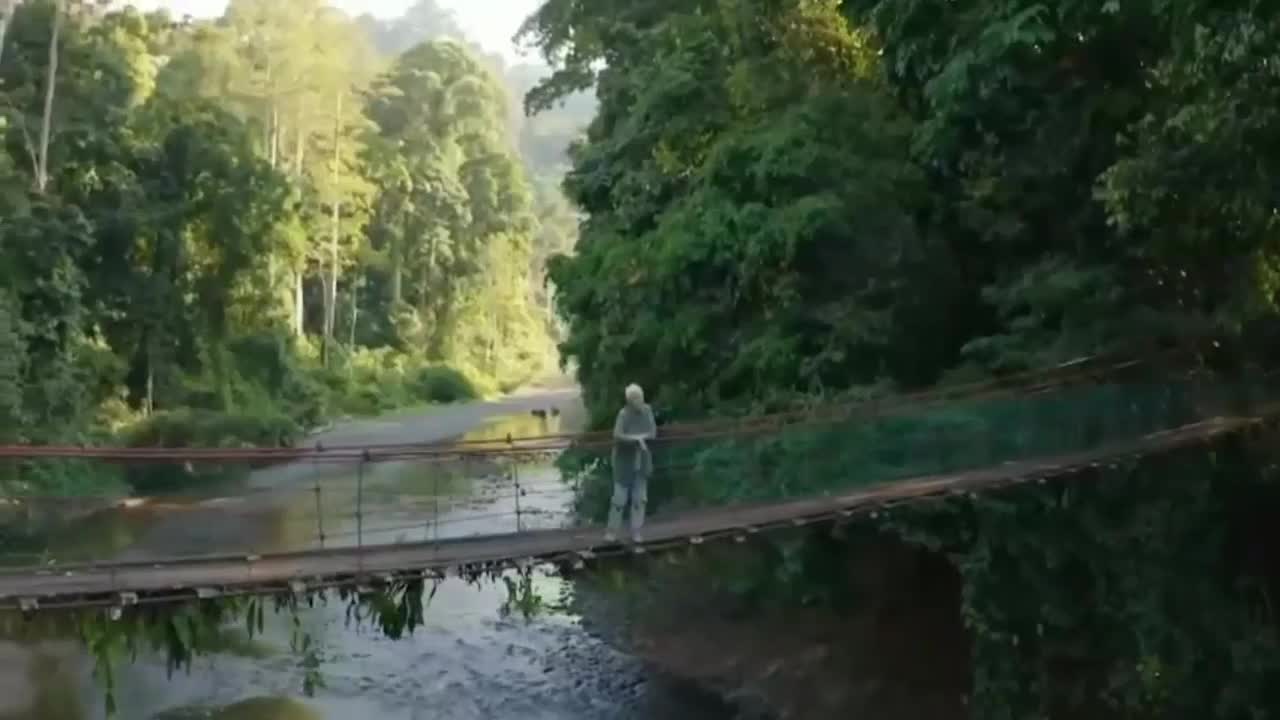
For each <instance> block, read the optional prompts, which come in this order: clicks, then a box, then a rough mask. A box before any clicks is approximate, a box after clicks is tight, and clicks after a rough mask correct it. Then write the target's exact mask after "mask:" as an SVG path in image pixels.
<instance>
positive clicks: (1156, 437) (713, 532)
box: [0, 418, 1261, 609]
mask: <svg viewBox="0 0 1280 720" xmlns="http://www.w3.org/2000/svg"><path fill="white" fill-rule="evenodd" d="M1260 422H1261V420H1260V419H1258V418H1215V419H1212V420H1208V421H1204V422H1200V423H1196V424H1193V425H1187V426H1184V427H1180V428H1177V429H1175V430H1170V431H1165V432H1160V433H1155V434H1152V435H1148V436H1145V437H1142V438H1139V439H1136V440H1133V441H1129V442H1124V443H1117V444H1113V445H1110V446H1106V447H1103V448H1100V449H1098V450H1094V451H1089V452H1081V453H1074V454H1070V455H1062V456H1057V457H1051V458H1039V459H1036V460H1029V461H1019V462H1011V463H1006V464H1004V465H1000V466H996V467H988V468H983V469H979V470H972V471H965V472H958V473H954V474H947V475H937V476H928V477H920V478H914V479H910V480H901V481H896V482H892V483H887V484H883V485H879V486H873V487H866V488H862V489H858V490H852V491H849V492H845V493H841V494H836V495H829V496H821V497H811V498H804V499H798V500H787V501H781V502H775V503H770V504H761V505H747V506H741V505H740V506H733V507H724V508H714V509H707V510H699V511H694V512H688V513H684V514H681V515H675V516H667V517H663V516H658V517H655V518H653V519H652V520H651V522H650V523H649V524H648V525H647V526H646V527H645V531H644V542H643V544H642V546H641V547H643V548H645V549H647V550H655V551H656V550H660V549H663V548H667V547H671V546H673V545H687V544H688V543H689V542H690V541H691V539H695V540H693V541H694V542H696V541H697V540H696V539H697V538H713V537H721V536H729V535H736V536H742V535H743V534H746V533H750V532H752V531H756V530H767V529H771V528H777V527H785V526H791V525H797V524H804V523H807V522H819V521H823V520H829V519H833V518H838V517H841V516H848V515H852V514H865V513H869V512H873V511H875V510H876V509H877V508H881V507H885V506H888V505H893V504H898V503H904V502H909V501H912V500H918V499H921V498H925V497H929V496H937V495H945V494H949V493H955V492H969V491H977V490H980V489H988V488H991V487H995V486H1000V485H1004V484H1008V483H1014V482H1020V481H1023V480H1027V479H1035V478H1043V477H1051V476H1062V475H1067V474H1070V473H1073V472H1075V471H1078V470H1081V469H1084V468H1088V467H1091V466H1096V465H1099V464H1105V463H1108V462H1114V461H1117V460H1121V459H1124V458H1126V457H1131V456H1139V455H1146V454H1151V453H1156V452H1162V451H1167V450H1171V449H1174V448H1177V447H1181V446H1187V445H1192V444H1195V443H1198V442H1202V441H1205V440H1208V439H1210V438H1213V437H1215V436H1219V435H1223V434H1226V433H1231V432H1235V431H1238V430H1241V429H1244V428H1246V427H1248V426H1251V425H1255V424H1257V423H1260ZM635 551H636V548H635V547H634V546H630V545H628V546H622V545H619V544H617V543H605V541H604V538H603V535H602V531H601V530H599V529H569V530H546V531H533V532H526V533H520V534H505V535H489V536H479V537H471V538H461V539H455V540H442V541H438V542H425V543H412V544H410V543H406V544H397V545H381V546H368V547H364V548H342V549H332V550H311V551H303V552H294V553H284V554H273V555H266V556H262V557H256V556H247V557H246V556H218V557H204V558H175V559H173V560H170V561H162V562H147V563H119V564H97V565H80V566H62V567H58V568H56V569H55V568H49V569H40V570H21V569H18V570H10V571H6V572H0V608H2V607H8V608H14V607H26V608H28V609H31V608H34V607H40V608H48V607H59V606H61V607H67V606H80V607H83V606H92V605H108V604H117V603H119V602H121V593H128V594H136V595H137V596H138V599H139V601H141V602H165V601H174V600H182V599H190V598H195V597H211V596H218V595H233V594H266V593H274V592H287V591H289V590H290V588H291V585H292V584H293V583H297V582H304V583H306V586H307V587H308V588H318V587H330V586H335V585H340V584H355V583H361V582H364V583H368V584H374V583H376V582H378V581H380V580H381V579H385V578H386V577H388V576H392V575H399V576H403V575H405V574H408V573H414V574H420V573H423V572H434V571H447V570H450V569H454V570H456V569H458V568H463V567H475V566H483V565H488V564H495V565H502V564H514V563H520V562H524V561H531V562H572V561H574V560H576V559H579V558H580V557H581V553H594V554H597V555H603V554H609V553H630V552H635ZM419 576H420V575H419ZM292 587H294V589H296V585H292ZM33 601H34V602H33Z"/></svg>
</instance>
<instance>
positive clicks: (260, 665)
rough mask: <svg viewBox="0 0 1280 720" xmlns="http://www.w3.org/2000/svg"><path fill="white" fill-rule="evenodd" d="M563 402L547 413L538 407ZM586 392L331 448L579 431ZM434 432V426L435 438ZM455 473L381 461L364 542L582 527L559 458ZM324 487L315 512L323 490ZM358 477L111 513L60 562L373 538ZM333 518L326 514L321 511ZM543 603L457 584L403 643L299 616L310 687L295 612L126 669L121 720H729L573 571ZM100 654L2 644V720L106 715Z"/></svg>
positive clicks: (367, 477)
mask: <svg viewBox="0 0 1280 720" xmlns="http://www.w3.org/2000/svg"><path fill="white" fill-rule="evenodd" d="M552 406H554V407H556V408H557V409H558V410H561V412H559V414H558V415H554V416H550V415H549V416H548V417H547V418H537V417H534V416H532V415H531V414H530V413H529V411H530V410H531V409H533V408H538V407H542V408H547V407H552ZM580 417H581V412H580V408H579V407H578V406H577V400H576V396H573V395H566V394H564V393H560V394H552V395H530V396H526V397H523V398H519V399H517V400H516V401H514V402H512V401H508V402H507V403H505V404H474V405H470V406H463V407H460V408H457V409H445V410H442V411H437V412H436V413H434V414H432V415H430V416H407V417H401V418H389V419H384V420H382V421H380V422H365V423H353V424H349V425H347V426H343V427H340V428H337V429H335V430H333V431H330V432H329V433H327V434H326V435H325V436H323V437H322V438H319V439H318V440H319V441H323V442H330V443H337V442H353V441H355V442H403V441H406V440H408V439H410V438H417V439H420V440H434V439H438V438H437V436H448V435H450V434H455V435H456V432H455V431H458V432H460V431H463V430H464V429H465V430H468V431H469V434H470V435H471V436H472V437H476V436H481V435H488V436H496V437H503V436H505V435H506V434H507V433H511V434H512V435H522V434H535V433H538V432H544V431H548V430H560V429H571V428H572V426H574V425H575V424H577V423H578V422H579V420H578V418H580ZM427 428H430V429H429V430H428V429H427ZM515 471H516V472H517V473H518V476H519V478H520V482H521V485H522V487H524V488H525V493H524V494H522V495H520V496H519V497H517V495H516V493H515V492H514V487H513V485H512V484H511V481H510V475H509V474H507V475H504V473H503V472H502V471H501V470H497V471H495V470H494V469H493V468H488V469H483V468H467V469H465V471H463V470H459V469H458V468H454V469H453V470H452V471H451V472H447V473H443V474H442V473H441V471H440V469H439V468H435V469H429V468H425V467H415V466H408V465H380V466H376V467H371V468H367V469H366V471H365V472H364V475H363V477H362V478H359V481H361V482H363V483H364V485H365V492H364V493H363V500H362V502H361V503H359V509H360V510H361V511H362V514H363V516H364V520H363V526H364V527H363V530H364V532H363V539H364V542H366V543H375V542H397V541H406V540H418V539H424V538H429V537H433V536H435V535H436V534H438V535H439V537H457V536H465V535H471V534H485V533H497V532H508V531H513V530H515V529H516V523H517V518H516V516H515V515H514V511H515V510H516V506H517V503H519V507H520V511H521V512H520V515H519V522H520V525H521V527H525V528H529V527H546V526H550V525H555V524H559V523H563V522H566V521H567V520H568V517H569V514H568V508H567V506H568V502H569V500H570V498H571V497H572V493H571V491H570V489H569V488H568V487H567V485H565V483H563V482H562V481H561V479H560V474H559V472H558V471H557V470H556V469H555V468H554V467H553V466H552V465H551V461H549V460H548V461H539V462H534V463H529V464H524V465H521V466H518V467H517V468H515ZM317 479H320V480H321V482H320V487H321V488H322V492H321V498H320V502H319V503H317V498H316V493H315V492H314V487H315V486H316V480H317ZM356 483H357V473H356V472H355V469H353V468H333V467H328V468H324V467H310V466H306V465H305V464H299V465H294V466H288V467H283V468H275V469H271V470H266V471H259V472H256V473H253V474H252V475H250V476H249V477H248V478H247V479H244V480H241V481H238V482H237V484H236V486H235V487H230V488H227V487H223V488H218V490H219V492H217V493H213V494H209V495H206V496H205V497H201V498H198V499H194V500H191V499H188V500H183V501H181V502H176V501H175V502H167V503H161V502H157V503H153V504H147V505H142V506H140V507H133V508H117V509H111V510H107V511H103V512H99V513H97V514H95V515H93V516H92V517H89V518H86V519H83V520H80V521H77V522H76V523H75V524H74V526H73V527H72V528H71V529H69V530H66V531H63V532H61V533H57V534H56V535H55V536H54V537H52V538H51V540H50V546H51V547H52V548H53V549H54V551H55V553H56V554H58V555H59V556H60V557H66V558H78V559H83V558H86V557H102V556H107V555H109V556H111V557H119V558H132V559H138V558H146V557H154V556H157V555H162V554H171V553H175V552H176V553H185V552H203V553H211V552H232V551H236V552H238V551H245V550H253V551H255V552H265V551H271V550H281V549H288V548H295V547H300V546H305V545H309V544H313V543H315V542H316V541H317V536H318V534H319V533H318V532H317V529H318V528H319V527H320V523H317V519H318V518H321V519H323V527H324V531H325V535H326V544H327V545H330V546H332V545H335V544H352V543H355V542H357V541H358V540H359V538H358V537H357V534H356V533H357V528H358V526H359V521H357V520H356V517H355V515H356V509H357V502H356V493H355V492H354V488H355V487H356ZM317 508H319V510H318V509H317ZM535 577H536V580H535V587H536V588H537V592H538V595H539V596H540V597H542V598H546V599H549V600H551V601H553V604H554V605H555V606H556V607H557V609H554V610H552V611H550V612H543V613H538V614H535V615H533V616H532V617H527V618H526V617H525V616H524V615H522V614H521V613H510V612H504V602H505V601H506V600H507V599H508V593H507V589H506V587H505V585H503V584H501V583H482V584H480V585H478V586H477V585H468V584H466V583H465V582H463V581H462V580H458V579H449V580H446V581H444V582H443V583H442V584H441V585H440V587H439V588H438V590H437V592H436V595H435V597H434V598H433V599H432V601H431V603H430V605H429V607H428V608H427V611H426V619H425V626H424V627H422V628H420V629H419V630H418V631H417V632H416V633H415V634H414V635H412V636H410V637H408V638H405V639H401V640H398V641H393V640H389V639H387V638H385V637H383V636H382V635H381V634H380V633H379V632H378V631H377V630H376V629H372V628H360V627H351V626H350V625H349V624H348V622H347V617H346V607H345V605H344V604H343V603H341V602H339V601H336V600H335V601H334V602H331V603H327V604H325V603H321V604H318V605H317V606H315V607H313V608H307V609H304V610H302V611H301V615H300V620H301V622H302V624H303V626H304V627H305V628H306V629H307V630H308V632H309V633H310V635H311V636H312V637H313V638H314V641H315V642H316V643H317V647H318V650H319V655H320V657H321V658H322V664H321V667H320V675H321V678H322V680H323V683H322V684H321V686H320V687H318V688H316V689H315V691H314V693H313V694H312V695H311V696H309V697H308V696H306V695H305V694H304V693H303V686H304V671H303V670H302V669H301V667H300V663H299V657H298V656H297V655H296V654H294V653H292V652H291V651H290V649H289V638H290V635H291V631H292V622H293V619H292V617H291V616H287V615H278V616H271V615H268V616H267V622H266V628H265V632H264V633H263V634H262V635H260V636H257V637H255V638H250V637H249V636H248V635H247V633H245V632H244V631H242V630H239V629H237V628H228V630H227V632H228V640H227V642H226V643H225V646H226V647H225V649H224V650H223V651H221V652H218V653H216V654H213V655H209V656H205V657H202V658H199V659H197V660H196V661H195V665H194V667H193V668H192V669H191V671H190V672H182V671H179V672H177V673H174V674H172V675H170V674H169V673H168V672H167V670H166V665H165V660H164V658H162V657H158V656H154V655H148V654H143V655H140V656H139V657H138V659H137V660H136V661H135V662H133V663H130V664H127V665H126V666H124V667H123V668H121V669H120V670H119V671H118V675H117V677H116V680H115V686H116V699H117V702H118V714H117V717H120V718H126V719H128V720H193V719H195V718H210V719H216V720H321V719H324V720H356V719H362V718H378V719H379V720H423V719H425V718H450V719H451V720H453V719H456V720H471V719H476V720H479V719H482V718H483V719H486V720H487V719H494V720H505V719H506V718H511V719H513V720H514V719H516V718H519V719H520V720H543V719H545V720H579V719H581V720H587V719H589V718H591V719H594V718H611V719H612V718H618V719H623V720H627V719H630V720H658V719H659V718H661V719H662V720H692V719H693V718H697V719H698V720H717V719H719V718H730V717H732V713H731V712H730V711H729V710H728V709H726V708H725V707H723V706H722V705H721V704H720V703H719V702H717V701H715V700H713V699H711V698H708V697H706V696H704V695H702V694H701V693H698V692H696V691H693V690H691V689H689V688H687V687H684V686H682V685H681V684H679V683H675V682H671V681H668V680H666V679H664V678H663V677H661V676H659V675H656V674H654V673H652V672H650V670H649V669H648V668H646V667H645V666H644V664H643V663H641V662H640V661H639V660H636V659H635V658H632V657H629V656H627V655H625V654H622V653H620V652H618V651H616V650H614V649H613V648H611V647H610V646H608V645H606V644H605V643H604V642H602V641H601V640H599V639H597V638H596V637H594V636H593V635H592V634H590V633H589V632H588V631H587V630H586V629H585V628H584V627H583V626H582V623H581V619H580V618H578V617H576V616H575V615H573V614H571V613H569V612H567V611H565V610H563V609H559V606H560V603H556V602H555V601H557V600H560V599H563V598H565V597H566V596H567V594H568V593H570V592H571V591H572V589H571V587H570V586H569V585H568V584H567V583H565V582H564V581H562V580H560V579H559V578H556V577H553V576H546V575H537V576H535ZM92 671H93V666H92V662H91V660H90V659H89V658H88V657H87V655H86V654H85V653H84V652H83V651H82V650H81V648H80V647H79V645H78V644H77V643H75V642H73V641H57V640H42V641H38V642H36V641H15V640H12V639H8V640H0V720H96V719H98V718H104V717H105V715H106V710H105V702H104V691H103V688H102V687H101V686H100V685H99V684H98V683H97V681H96V680H95V679H94V677H93V672H92Z"/></svg>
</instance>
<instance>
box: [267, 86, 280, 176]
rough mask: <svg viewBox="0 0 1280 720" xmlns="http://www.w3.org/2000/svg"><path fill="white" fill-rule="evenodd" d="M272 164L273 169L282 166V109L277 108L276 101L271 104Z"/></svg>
mask: <svg viewBox="0 0 1280 720" xmlns="http://www.w3.org/2000/svg"><path fill="white" fill-rule="evenodd" d="M269 157H270V163H271V169H273V170H274V169H275V168H277V167H279V165H280V109H279V108H278V107H277V106H276V103H275V101H274V100H273V101H272V102H271V147H270V156H269Z"/></svg>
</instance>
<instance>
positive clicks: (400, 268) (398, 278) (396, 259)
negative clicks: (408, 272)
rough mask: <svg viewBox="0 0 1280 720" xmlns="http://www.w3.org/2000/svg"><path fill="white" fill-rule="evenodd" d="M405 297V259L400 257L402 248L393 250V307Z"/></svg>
mask: <svg viewBox="0 0 1280 720" xmlns="http://www.w3.org/2000/svg"><path fill="white" fill-rule="evenodd" d="M403 299H404V261H403V260H402V259H401V257H400V249H399V248H392V251H391V307H393V308H394V307H395V306H396V305H398V304H399V303H400V302H401V301H402V300H403Z"/></svg>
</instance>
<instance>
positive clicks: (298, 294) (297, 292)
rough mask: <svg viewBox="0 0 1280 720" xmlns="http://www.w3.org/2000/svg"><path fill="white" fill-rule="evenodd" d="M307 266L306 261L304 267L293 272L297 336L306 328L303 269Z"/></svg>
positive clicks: (295, 331) (294, 322) (294, 314)
mask: <svg viewBox="0 0 1280 720" xmlns="http://www.w3.org/2000/svg"><path fill="white" fill-rule="evenodd" d="M305 266H306V262H305V261H304V262H303V267H301V268H298V270H297V272H295V273H294V274H293V334H294V335H295V336H297V337H302V333H303V330H304V328H303V319H304V317H305V313H304V311H305V310H306V306H305V302H306V299H305V296H304V295H303V292H302V276H303V275H304V274H305V271H304V269H303V268H305Z"/></svg>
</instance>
